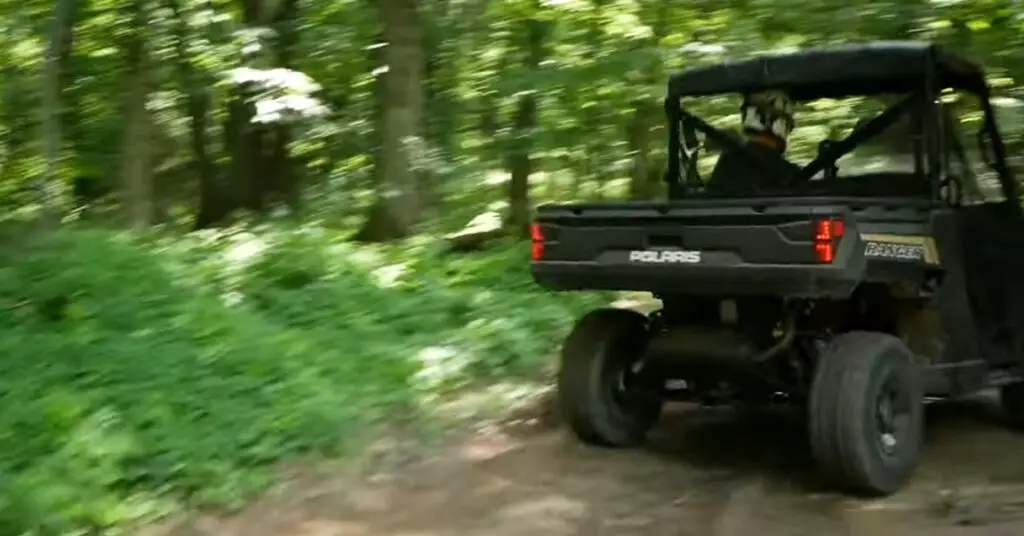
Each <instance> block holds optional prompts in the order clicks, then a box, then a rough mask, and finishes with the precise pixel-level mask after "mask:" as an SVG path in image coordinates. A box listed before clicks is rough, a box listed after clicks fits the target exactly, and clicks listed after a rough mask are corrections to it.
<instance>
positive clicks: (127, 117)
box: [121, 0, 154, 229]
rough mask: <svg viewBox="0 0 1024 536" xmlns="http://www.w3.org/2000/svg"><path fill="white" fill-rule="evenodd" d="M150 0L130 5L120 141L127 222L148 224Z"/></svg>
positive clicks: (150, 209) (150, 203)
mask: <svg viewBox="0 0 1024 536" xmlns="http://www.w3.org/2000/svg"><path fill="white" fill-rule="evenodd" d="M146 6H147V3H146V2H144V1H143V0H137V1H136V2H135V3H134V4H133V6H132V7H131V10H132V13H131V21H132V22H131V24H132V28H131V29H130V30H129V35H128V36H127V37H125V42H124V46H123V54H124V60H125V75H124V76H125V86H124V121H125V129H124V140H123V142H122V145H121V181H122V196H121V202H122V203H123V206H124V209H125V215H126V216H127V220H128V224H129V225H130V226H131V227H132V228H134V229H145V228H148V227H149V226H150V225H151V223H152V218H153V215H154V212H153V168H152V165H151V158H150V157H151V154H150V151H151V149H152V144H151V143H150V142H151V140H150V135H151V124H152V118H151V117H150V114H149V110H148V109H147V107H146V103H147V101H148V100H149V74H150V73H149V57H148V51H147V46H146V37H145V30H146V23H147V10H146Z"/></svg>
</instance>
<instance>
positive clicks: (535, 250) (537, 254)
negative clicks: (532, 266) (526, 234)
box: [530, 223, 544, 261]
mask: <svg viewBox="0 0 1024 536" xmlns="http://www.w3.org/2000/svg"><path fill="white" fill-rule="evenodd" d="M543 256H544V234H543V233H541V230H540V224H537V223H531V224H530V260H531V261H539V260H540V258H541V257H543Z"/></svg>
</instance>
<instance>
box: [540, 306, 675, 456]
mask: <svg viewBox="0 0 1024 536" xmlns="http://www.w3.org/2000/svg"><path fill="white" fill-rule="evenodd" d="M647 339H648V321H647V317H645V316H644V315H642V314H640V313H637V312H635V311H630V310H625V309H598V310H595V311H592V312H590V313H588V314H587V315H585V316H584V317H583V318H581V319H580V320H579V322H577V323H576V326H575V327H574V328H573V330H572V332H571V333H570V334H569V337H568V338H567V339H566V341H565V345H564V346H563V348H562V363H561V368H560V370H559V372H558V397H559V402H560V405H561V409H562V412H563V413H564V415H565V419H566V422H567V423H568V424H569V427H570V428H571V429H572V431H573V432H574V433H575V434H576V436H577V437H579V439H580V440H581V441H583V442H585V443H590V444H595V445H602V446H610V447H627V446H633V445H636V444H638V443H640V442H642V441H643V439H644V437H645V436H646V435H647V432H648V431H649V430H650V429H651V427H652V426H654V424H655V422H657V420H658V417H659V416H660V414H661V407H662V399H661V396H660V392H659V391H658V390H657V389H655V388H653V384H654V382H648V381H647V380H646V379H645V378H644V376H643V374H642V371H641V369H640V366H641V365H642V363H641V361H640V357H641V356H642V355H643V351H644V349H645V347H646V344H647Z"/></svg>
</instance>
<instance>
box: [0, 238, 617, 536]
mask: <svg viewBox="0 0 1024 536" xmlns="http://www.w3.org/2000/svg"><path fill="white" fill-rule="evenodd" d="M6 247H8V248H11V247H13V246H10V245H8V246H6ZM431 251H432V248H431V246H430V242H429V241H426V240H424V241H421V242H420V243H415V242H410V243H407V244H402V245H396V246H390V247H361V246H355V245H352V244H348V243H345V242H344V241H342V240H341V237H340V236H337V235H333V234H332V233H331V232H329V231H326V230H323V229H313V228H295V229H277V230H263V231H261V232H256V233H245V232H240V231H235V232H231V233H221V234H195V235H190V236H187V237H184V238H182V237H174V238H166V237H157V238H153V237H150V238H146V239H142V238H138V237H131V236H128V235H123V234H117V233H114V232H112V231H103V230H96V229H83V228H77V229H69V230H65V231H62V232H61V233H59V234H58V235H56V236H55V237H53V239H52V240H50V241H49V242H48V243H47V244H45V245H43V246H38V247H34V248H31V249H25V250H24V251H18V253H17V254H9V255H8V257H9V258H10V259H16V260H10V261H7V262H6V265H5V266H3V267H0V307H2V309H0V331H2V333H0V355H2V357H0V394H2V397H3V398H2V401H0V402H2V404H3V408H4V409H3V412H2V413H0V534H5V535H6V534H10V535H20V534H33V535H50V534H70V533H72V531H74V530H77V529H92V530H97V529H99V530H100V532H102V531H108V532H111V533H112V531H113V529H114V528H116V527H119V526H124V525H126V524H128V523H131V522H139V521H144V520H146V519H149V518H151V517H154V516H159V515H162V514H164V513H166V512H167V511H169V510H171V509H174V508H177V507H179V506H181V505H182V504H185V503H189V504H198V505H211V506H219V507H232V506H238V505H239V504H241V502H242V501H244V500H245V499H246V498H248V497H250V496H251V495H252V494H253V493H255V492H258V491H259V490H261V489H262V488H263V487H264V486H265V485H266V484H267V482H268V478H269V469H270V467H271V466H272V464H274V463H275V462H277V461H279V460H282V459H289V458H295V457H299V456H304V455H309V454H319V455H327V456H336V455H339V454H343V453H344V452H346V450H348V449H351V448H353V447H354V445H355V444H356V441H357V439H358V438H359V437H360V436H361V434H363V432H365V430H367V429H368V427H369V426H370V425H372V424H373V423H375V422H378V421H380V420H382V419H387V418H388V417H389V416H390V415H415V411H416V408H417V407H418V406H419V405H420V404H421V403H422V401H423V400H424V396H425V395H430V394H436V393H439V392H444V391H446V390H450V389H454V388H459V387H462V386H464V385H466V384H468V383H470V382H474V381H479V380H480V379H481V378H488V377H492V376H499V375H500V376H508V375H523V374H533V373H535V372H536V371H537V370H539V369H540V368H542V367H543V366H544V365H545V363H546V361H547V360H548V359H549V358H550V356H551V355H552V352H553V350H554V348H555V346H557V344H558V342H559V340H560V338H561V337H562V336H563V335H564V332H565V330H566V329H567V328H568V327H569V325H570V324H571V322H572V321H573V320H574V318H575V317H576V316H577V315H578V314H579V312H581V311H582V310H583V309H585V308H587V307H589V306H592V305H595V304H596V303H597V302H598V301H599V300H601V299H603V298H604V297H603V296H595V295H555V294H551V293H547V292H545V291H543V290H540V289H539V288H538V287H536V286H534V285H533V283H532V282H531V281H530V279H529V277H528V272H527V263H526V262H525V259H526V258H527V251H526V249H525V246H522V245H508V246H507V247H504V248H502V249H500V250H498V251H494V252H490V253H486V254H478V255H474V256H464V257H457V258H456V257H453V258H439V257H437V256H435V255H433V254H432V253H431Z"/></svg>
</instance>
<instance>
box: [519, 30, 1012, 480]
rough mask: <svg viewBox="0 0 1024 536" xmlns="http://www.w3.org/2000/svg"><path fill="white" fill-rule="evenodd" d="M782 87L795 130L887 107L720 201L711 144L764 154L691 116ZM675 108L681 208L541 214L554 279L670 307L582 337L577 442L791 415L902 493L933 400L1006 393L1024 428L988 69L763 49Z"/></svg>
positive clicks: (562, 374)
mask: <svg viewBox="0 0 1024 536" xmlns="http://www.w3.org/2000/svg"><path fill="white" fill-rule="evenodd" d="M766 89H771V90H782V91H785V92H787V93H788V95H790V97H791V98H792V99H793V100H794V101H796V102H798V103H799V106H797V108H796V112H795V115H796V117H797V122H798V127H797V130H796V131H794V132H795V133H798V132H799V122H800V121H801V120H804V121H805V122H806V120H805V119H802V118H804V116H808V115H813V114H815V113H819V112H820V111H821V110H822V109H824V110H825V112H830V111H834V109H835V108H836V107H838V106H839V104H838V103H841V102H844V103H848V102H851V101H850V98H856V99H860V100H859V101H853V102H854V105H855V106H860V107H861V108H855V109H860V110H868V109H869V108H870V107H869V106H867V105H866V104H865V103H868V102H875V103H877V102H884V103H885V104H886V106H885V108H884V110H883V111H881V112H880V113H878V114H877V115H874V116H873V117H870V118H866V120H862V121H860V122H859V123H857V124H856V125H855V126H852V125H850V126H852V129H850V130H849V134H848V135H846V136H842V137H840V136H839V134H841V133H844V132H847V128H846V127H844V126H843V125H838V126H836V125H833V126H834V128H833V130H835V131H836V132H833V133H832V134H828V133H827V132H826V133H825V137H827V138H832V139H825V140H823V141H822V143H820V144H819V145H818V146H817V148H816V151H817V152H816V154H815V155H813V157H811V158H810V160H809V161H808V162H806V163H805V164H803V165H799V166H798V165H796V164H793V166H794V168H795V170H796V171H795V172H794V174H793V177H792V180H790V181H788V182H786V183H785V184H783V185H781V186H778V185H776V186H764V187H762V186H761V185H759V184H758V183H757V182H756V180H755V181H754V182H753V183H752V184H751V185H750V186H749V189H748V190H747V191H745V192H739V193H736V192H733V193H731V194H727V195H722V194H719V193H714V192H711V191H710V190H709V189H706V188H705V187H704V181H703V179H702V173H703V174H706V169H703V171H702V168H706V167H707V166H706V165H705V163H702V158H705V157H707V156H708V155H707V154H706V153H707V152H708V150H709V149H708V148H709V147H711V146H718V147H725V148H729V149H731V150H735V151H740V152H743V151H745V150H746V146H743V145H741V143H740V142H737V140H736V138H735V137H734V136H732V135H730V134H729V133H727V132H726V131H725V130H723V129H721V128H718V127H715V126H713V125H712V124H710V123H709V122H707V121H705V120H703V119H701V118H700V117H698V116H697V115H696V114H694V113H691V111H689V110H691V109H692V108H691V107H690V106H689V103H690V102H691V101H692V100H693V99H698V98H719V97H720V96H723V95H732V94H737V93H740V94H742V93H746V92H750V91H761V90H766ZM822 99H827V100H824V101H822ZM843 99H845V100H843ZM698 100H699V99H698ZM684 101H685V102H684ZM813 101H818V102H819V103H821V102H824V106H819V107H818V108H813V107H812V106H811V104H813ZM858 102H859V104H858ZM845 105H846V104H844V106H845ZM665 110H666V113H667V117H668V129H667V132H668V162H667V173H666V176H665V180H666V182H667V183H668V187H667V190H668V199H667V200H664V201H656V202H639V201H638V202H621V203H590V204H584V203H579V204H555V205H545V206H541V207H539V208H538V210H537V214H536V219H535V220H534V223H533V225H532V229H531V230H532V238H533V249H532V259H531V270H532V274H533V278H534V280H535V281H536V282H537V283H538V284H540V285H542V286H544V287H547V288H549V289H555V290H564V291H572V290H592V289H593V290H598V289H600V290H617V291H649V292H651V293H652V294H653V295H654V296H655V297H656V298H658V299H660V301H661V303H662V307H661V309H660V310H658V311H656V312H654V313H651V314H642V313H640V312H635V311H632V310H626V309H615V308H604V309H598V310H595V311H592V312H590V313H588V314H586V315H585V316H583V317H582V318H581V319H580V320H579V321H578V322H577V324H576V326H575V327H574V328H573V330H572V332H571V333H570V334H569V335H568V338H567V340H566V341H565V343H564V348H563V350H562V356H561V365H560V371H559V373H558V392H559V400H560V403H561V405H562V408H563V412H564V414H565V417H566V420H567V422H568V423H569V425H570V427H571V429H572V430H573V431H574V433H575V435H576V436H578V437H579V438H580V439H581V440H582V441H584V442H587V443H592V444H599V445H605V446H615V447H625V446H631V445H635V444H638V443H639V442H641V441H642V440H643V438H644V436H645V434H646V433H647V432H648V430H649V429H650V428H651V427H652V426H653V425H654V423H655V422H656V420H657V419H658V418H659V415H660V412H661V410H662V406H663V404H664V403H665V402H666V401H669V400H687V399H689V400H696V401H702V402H707V403H736V402H742V403H754V404H758V403H767V402H769V401H777V400H784V401H789V402H791V403H793V404H796V405H799V406H800V407H802V408H805V412H806V419H807V429H808V435H809V441H810V445H811V451H812V452H813V454H814V456H815V459H816V460H817V462H818V465H819V468H820V470H821V471H822V472H823V473H824V474H825V475H827V476H828V477H829V478H830V481H831V482H832V483H834V484H835V485H836V486H837V487H838V488H840V489H843V490H846V491H848V492H852V493H857V494H867V495H875V496H884V495H888V494H891V493H893V492H895V491H897V490H898V489H899V488H900V487H901V486H902V484H903V483H904V482H905V481H906V480H907V478H908V477H909V476H910V474H911V473H912V472H913V470H914V468H915V467H916V465H917V464H918V462H919V460H920V458H921V455H922V449H923V427H924V419H923V410H924V403H925V401H926V400H928V399H931V398H932V397H936V398H952V397H961V396H966V395H970V394H973V393H977V392H978V391H980V390H984V389H986V388H990V387H997V388H999V389H1000V391H1001V401H1002V405H1003V407H1004V408H1005V410H1006V413H1007V414H1008V415H1009V416H1010V418H1011V422H1016V423H1018V424H1019V423H1021V422H1024V383H1022V372H1024V371H1022V363H1024V219H1022V210H1021V205H1020V195H1019V192H1018V184H1017V183H1016V182H1015V181H1014V178H1013V176H1012V173H1011V170H1010V169H1009V168H1008V165H1007V158H1006V155H1005V150H1004V144H1003V140H1002V139H1001V137H1000V133H999V130H998V129H997V126H996V118H995V113H994V112H993V107H992V105H991V103H990V90H989V87H988V85H987V84H986V81H985V77H984V73H983V71H982V69H981V68H980V67H979V66H978V65H976V64H974V63H972V62H970V61H968V60H966V59H964V58H963V57H961V56H959V55H957V54H955V53H952V52H950V51H948V50H945V49H943V48H941V47H940V46H937V45H934V44H931V43H926V42H902V41H900V42H872V43H863V44H853V45H846V46H839V47H835V48H828V49H816V50H804V51H799V52H795V53H787V54H775V55H763V56H759V57H755V58H753V59H745V60H738V61H731V62H726V63H721V64H715V65H707V66H702V67H698V68H694V69H691V70H687V71H685V72H682V73H679V74H676V75H674V76H672V77H671V78H670V81H669V83H668V90H667V97H666V99H665ZM815 110H818V111H815ZM851 123H852V121H851ZM819 126H820V122H819ZM822 132H824V131H822ZM814 150H815V149H814V148H813V146H812V149H811V152H812V153H813V152H814ZM858 155H860V156H861V157H862V158H860V160H859V161H858V160H857V157H858ZM865 155H866V156H865ZM748 156H749V160H750V163H751V165H754V166H762V168H766V166H767V164H766V163H765V161H764V159H763V156H761V157H755V155H748ZM780 158H783V157H782V156H780ZM794 158H795V157H794ZM850 162H852V163H850ZM878 162H881V163H880V164H879V163H878Z"/></svg>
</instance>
